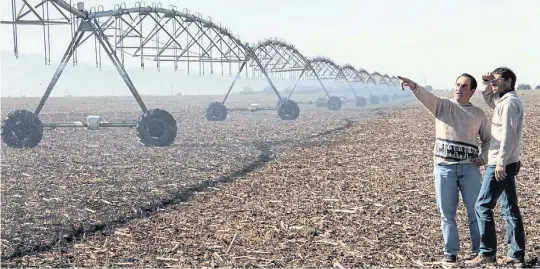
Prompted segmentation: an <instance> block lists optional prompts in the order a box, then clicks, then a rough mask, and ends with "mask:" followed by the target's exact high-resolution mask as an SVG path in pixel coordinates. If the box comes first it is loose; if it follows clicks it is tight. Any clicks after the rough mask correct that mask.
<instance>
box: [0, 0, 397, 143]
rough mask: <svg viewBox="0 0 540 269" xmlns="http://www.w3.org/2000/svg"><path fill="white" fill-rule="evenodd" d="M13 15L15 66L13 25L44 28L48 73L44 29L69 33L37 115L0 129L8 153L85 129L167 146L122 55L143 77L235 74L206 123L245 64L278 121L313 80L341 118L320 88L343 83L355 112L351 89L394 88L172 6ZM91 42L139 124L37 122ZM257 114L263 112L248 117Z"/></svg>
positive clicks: (42, 6)
mask: <svg viewBox="0 0 540 269" xmlns="http://www.w3.org/2000/svg"><path fill="white" fill-rule="evenodd" d="M11 7H12V10H11V11H12V20H11V21H2V24H10V25H12V28H13V48H14V53H15V57H17V58H18V55H19V43H18V42H19V41H18V25H40V26H42V27H43V47H44V54H45V64H46V65H50V58H51V52H50V49H51V34H50V26H56V27H61V25H69V26H70V28H71V42H70V43H69V45H68V46H67V48H66V50H65V53H64V55H63V57H62V59H61V61H60V63H59V65H58V67H57V69H56V72H55V73H54V75H53V77H52V79H51V81H50V83H49V85H48V86H47V88H46V90H45V92H44V94H43V96H42V98H41V100H40V102H39V104H38V106H37V108H36V109H35V111H34V112H32V111H30V110H27V109H19V110H15V111H12V112H10V113H9V114H8V115H7V117H6V118H5V120H4V121H3V123H2V132H1V135H2V141H3V142H4V143H5V144H6V145H8V146H9V147H14V148H32V147H35V146H37V145H38V144H39V143H40V142H41V140H42V138H43V129H44V127H50V128H56V127H83V128H87V129H89V130H97V129H99V128H100V127H136V131H137V136H138V137H139V139H140V141H141V142H142V144H144V145H145V146H169V145H171V144H172V143H173V142H174V140H175V138H176V135H177V130H178V127H177V122H176V120H175V119H174V117H173V116H172V115H171V114H170V113H169V112H168V111H166V110H163V109H159V108H152V109H148V108H147V107H146V105H145V103H144V102H143V100H142V98H141V96H140V95H139V93H138V91H137V89H136V87H135V85H134V83H133V81H132V80H131V78H130V76H129V75H128V72H127V71H126V68H125V59H126V57H125V56H126V55H127V56H132V57H138V58H139V59H140V66H141V68H142V69H144V68H145V60H150V61H152V62H154V63H155V64H156V67H157V69H158V70H160V68H161V66H162V64H164V63H169V64H172V66H173V67H174V70H175V71H177V70H178V65H179V63H182V64H186V66H187V72H188V74H189V73H190V68H192V66H193V64H198V68H197V69H198V70H199V74H203V73H204V72H205V70H209V71H210V73H211V74H214V70H217V69H219V70H221V74H222V75H224V72H225V71H224V70H226V68H227V65H228V71H229V72H228V73H229V75H232V73H233V71H232V70H233V69H234V68H235V66H238V69H237V70H238V71H237V73H236V77H235V78H234V80H233V82H232V84H231V85H230V87H229V90H228V91H227V93H226V95H225V97H224V99H223V100H222V101H217V102H212V103H210V104H209V105H208V107H207V111H206V118H207V119H208V120H210V121H223V120H225V119H226V117H227V108H226V107H225V101H226V100H227V98H228V96H229V95H230V93H231V90H232V88H233V87H234V84H235V82H236V80H237V79H238V78H239V76H240V74H241V72H242V71H243V70H244V69H245V68H246V66H247V65H248V64H249V67H251V68H252V69H253V74H254V76H257V75H258V77H260V76H261V74H262V75H263V76H264V77H265V78H266V80H267V81H268V83H269V85H270V87H271V89H272V90H273V92H274V93H275V94H276V96H277V98H278V101H277V106H276V108H275V109H272V110H276V111H277V114H278V116H279V117H280V118H281V119H283V120H295V119H296V118H298V116H299V113H300V108H299V106H298V103H297V102H295V101H293V100H291V99H290V98H291V95H292V94H293V92H294V90H295V89H296V87H297V85H298V84H299V82H300V80H301V79H302V78H304V79H316V80H318V82H319V84H320V86H321V90H322V91H324V93H325V94H326V98H325V100H323V102H322V103H323V104H324V103H326V106H327V107H328V108H329V109H331V110H339V109H340V108H341V106H342V99H341V98H340V97H338V96H331V95H330V94H329V92H328V90H327V88H326V86H325V84H324V83H323V80H328V79H333V80H334V81H336V80H339V79H341V80H344V81H345V82H346V84H347V85H348V86H347V87H348V88H349V89H350V91H352V92H353V94H354V96H355V97H356V98H355V103H356V105H357V106H364V105H366V104H367V102H366V100H365V98H363V97H361V96H358V95H357V94H356V92H355V90H354V88H353V87H352V84H351V83H353V84H354V83H355V82H359V83H362V84H365V85H367V84H369V83H372V84H373V85H378V84H386V85H387V86H389V87H392V86H394V87H395V86H397V82H398V80H397V78H395V77H392V78H390V77H389V76H387V75H384V76H381V75H380V74H379V73H377V72H375V73H373V74H369V73H368V72H367V71H365V70H363V69H361V70H356V69H355V68H354V67H353V66H352V65H344V66H342V67H340V66H338V65H337V64H336V63H334V62H333V61H331V60H330V59H328V58H325V57H315V58H312V59H308V58H306V57H305V56H304V55H303V54H302V53H300V52H299V51H298V50H297V49H296V48H295V47H294V46H293V45H291V44H288V43H286V42H284V41H281V40H276V39H269V40H264V41H261V42H259V43H257V44H255V45H253V46H250V45H249V44H248V43H243V42H242V41H240V38H239V37H238V36H234V35H233V34H232V33H231V31H230V30H229V29H226V28H224V27H222V26H221V24H219V23H214V22H213V21H212V19H210V18H208V19H203V18H202V16H201V15H200V14H190V13H189V11H188V10H187V9H184V10H182V12H180V11H178V9H177V8H176V7H175V6H173V5H170V6H169V8H168V9H165V8H162V6H161V4H159V3H153V4H152V5H151V6H147V5H145V3H144V2H137V3H135V6H134V7H133V8H126V5H125V4H124V3H122V4H117V5H116V6H115V7H114V9H113V10H108V11H105V10H104V8H103V6H101V5H100V6H98V7H97V8H96V7H92V8H90V9H89V10H87V9H85V7H84V3H83V2H77V3H76V4H71V2H70V3H67V2H66V1H64V0H11ZM18 8H20V9H19V10H18ZM51 13H54V14H56V15H51ZM66 32H67V31H66ZM91 39H93V43H94V44H93V45H94V52H95V63H96V67H97V68H100V69H101V65H102V52H104V54H106V55H107V56H108V58H109V60H110V61H111V62H112V64H113V65H114V67H115V68H116V70H117V71H118V73H119V74H120V76H121V77H122V79H123V80H124V82H125V84H126V85H127V87H128V88H129V90H130V91H131V93H132V95H133V97H134V98H135V100H136V101H137V103H138V105H139V106H140V108H141V110H142V115H141V116H140V118H139V119H138V120H137V121H122V122H106V121H102V120H101V117H100V116H88V117H87V119H86V121H85V122H42V121H41V120H40V119H39V117H38V116H39V113H40V111H41V110H42V108H43V106H44V105H45V102H46V101H47V99H48V97H49V95H50V94H51V92H52V90H53V88H54V87H55V85H56V83H57V81H58V79H59V78H60V76H61V75H62V72H63V71H64V69H65V67H66V66H67V64H68V63H69V62H70V61H72V62H73V66H76V65H78V61H79V60H78V50H79V49H80V47H81V45H82V44H83V43H85V42H86V41H88V40H91ZM90 42H92V41H90ZM90 42H88V43H90ZM206 72H208V71H206ZM246 74H248V70H247V69H246ZM256 74H257V75H256ZM286 74H288V75H289V76H291V77H297V81H296V84H295V86H294V87H293V88H292V90H291V91H290V92H289V94H288V96H287V97H283V96H281V95H280V93H279V91H278V90H277V88H276V86H275V85H274V83H273V81H272V79H271V76H274V77H275V76H276V75H277V76H278V77H280V76H281V77H282V76H285V75H286ZM372 98H373V97H372ZM326 99H327V100H326ZM372 103H373V101H372ZM232 110H233V111H234V109H232ZM256 110H261V109H260V108H255V109H252V111H256Z"/></svg>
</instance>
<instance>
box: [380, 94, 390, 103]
mask: <svg viewBox="0 0 540 269" xmlns="http://www.w3.org/2000/svg"><path fill="white" fill-rule="evenodd" d="M388 101H390V98H389V97H388V95H383V96H382V97H381V102H388Z"/></svg>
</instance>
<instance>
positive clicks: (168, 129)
mask: <svg viewBox="0 0 540 269" xmlns="http://www.w3.org/2000/svg"><path fill="white" fill-rule="evenodd" d="M177 131H178V127H177V125H176V120H175V119H174V117H173V116H172V115H171V114H170V113H169V112H167V111H165V110H163V109H159V108H155V109H150V110H148V111H147V112H146V113H143V115H142V116H141V118H140V119H139V121H138V122H137V136H138V137H139V139H140V141H141V142H142V143H143V145H145V146H147V147H167V146H170V145H171V144H173V143H174V140H175V139H176V133H177Z"/></svg>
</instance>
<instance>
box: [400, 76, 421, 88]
mask: <svg viewBox="0 0 540 269" xmlns="http://www.w3.org/2000/svg"><path fill="white" fill-rule="evenodd" d="M397 78H399V79H400V80H401V90H405V87H409V89H410V90H411V91H415V90H416V87H418V84H416V82H414V81H412V80H410V79H408V78H405V77H400V76H397ZM413 87H414V88H413Z"/></svg>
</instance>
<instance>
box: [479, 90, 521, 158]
mask: <svg viewBox="0 0 540 269" xmlns="http://www.w3.org/2000/svg"><path fill="white" fill-rule="evenodd" d="M482 96H483V97H484V100H485V101H486V103H487V105H488V106H489V107H491V108H493V117H492V119H491V122H492V123H491V124H492V125H491V135H492V136H491V145H490V147H489V155H488V156H489V157H488V164H494V165H502V166H506V165H508V164H511V163H515V162H518V161H519V160H520V152H521V138H522V137H523V110H524V107H523V102H522V101H521V99H520V98H519V96H518V94H517V92H516V91H515V90H514V91H510V92H506V93H505V94H504V95H503V96H502V97H499V94H494V93H493V92H492V91H491V87H490V86H489V85H488V86H486V88H485V89H484V91H482Z"/></svg>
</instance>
